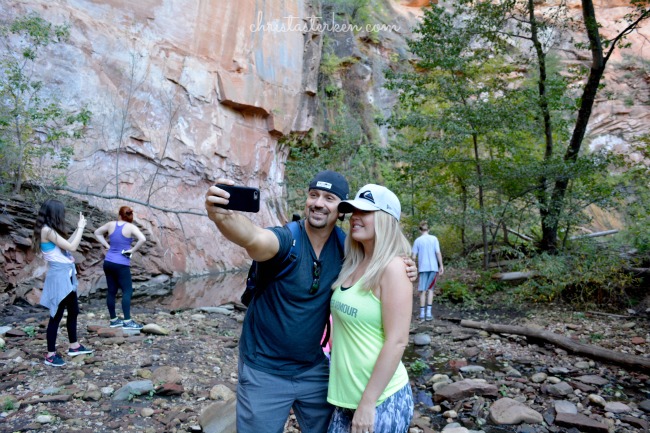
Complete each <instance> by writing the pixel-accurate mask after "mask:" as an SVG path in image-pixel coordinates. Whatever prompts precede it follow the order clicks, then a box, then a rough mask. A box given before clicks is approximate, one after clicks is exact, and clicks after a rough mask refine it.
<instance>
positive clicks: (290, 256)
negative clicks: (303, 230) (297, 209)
mask: <svg viewBox="0 0 650 433" xmlns="http://www.w3.org/2000/svg"><path fill="white" fill-rule="evenodd" d="M300 224H301V222H300V221H291V222H290V223H289V224H287V225H286V227H288V228H289V230H290V231H291V237H292V238H293V241H292V242H291V248H290V249H289V252H288V253H287V255H286V256H285V257H284V259H283V260H282V264H281V267H282V270H281V271H280V272H278V273H277V274H276V275H275V277H274V278H281V277H284V276H285V275H287V274H288V273H289V272H290V271H291V270H292V269H293V268H294V266H295V265H296V262H297V260H296V259H297V258H298V255H299V254H300V245H301V242H300V238H301V237H302V236H301V234H300Z"/></svg>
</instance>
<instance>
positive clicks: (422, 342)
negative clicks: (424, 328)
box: [413, 334, 431, 346]
mask: <svg viewBox="0 0 650 433" xmlns="http://www.w3.org/2000/svg"><path fill="white" fill-rule="evenodd" d="M413 344H415V345H416V346H428V345H429V344H431V336H430V335H429V334H415V336H414V337H413Z"/></svg>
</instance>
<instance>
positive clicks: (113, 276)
mask: <svg viewBox="0 0 650 433" xmlns="http://www.w3.org/2000/svg"><path fill="white" fill-rule="evenodd" d="M94 234H95V238H96V239H97V241H99V243H100V244H102V245H103V246H104V248H106V249H107V251H106V257H105V258H104V274H105V275H106V285H107V286H108V294H107V296H106V306H107V307H108V313H109V315H110V323H109V326H110V327H111V328H119V327H121V328H124V329H132V330H140V329H142V325H141V324H139V323H138V322H136V321H134V320H132V319H131V296H132V295H133V282H132V281H131V255H132V254H133V253H134V252H136V251H137V250H138V249H139V248H140V247H141V246H142V245H143V244H144V243H145V242H146V241H147V239H146V238H145V237H144V235H143V234H142V232H141V231H140V229H138V228H137V227H136V226H135V225H134V224H133V209H131V208H130V207H129V206H122V207H121V208H120V210H119V212H118V217H117V221H110V222H107V223H106V224H104V225H103V226H101V227H100V228H98V229H97V230H95V233H94ZM106 235H108V239H109V240H110V244H109V243H108V242H106V237H105V236H106ZM134 237H135V238H136V239H137V240H138V241H137V242H136V244H135V245H134V246H133V247H131V243H132V242H133V238H134ZM117 289H122V314H123V315H124V320H122V319H120V318H119V317H117V314H116V313H115V299H116V297H117Z"/></svg>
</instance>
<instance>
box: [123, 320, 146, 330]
mask: <svg viewBox="0 0 650 433" xmlns="http://www.w3.org/2000/svg"><path fill="white" fill-rule="evenodd" d="M122 328H123V329H137V330H140V329H142V325H141V324H139V323H138V322H136V321H134V320H125V321H124V324H122Z"/></svg>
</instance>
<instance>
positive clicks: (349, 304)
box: [327, 184, 413, 433]
mask: <svg viewBox="0 0 650 433" xmlns="http://www.w3.org/2000/svg"><path fill="white" fill-rule="evenodd" d="M338 210H339V212H342V213H350V212H351V213H352V216H351V217H350V234H349V235H348V238H347V239H348V241H347V242H346V248H345V261H344V262H343V268H342V269H341V273H340V274H339V277H338V279H337V280H336V281H335V282H334V284H333V286H332V288H333V289H334V293H333V294H332V301H331V305H330V307H331V311H332V317H333V319H334V324H333V326H332V330H333V338H332V353H331V356H332V364H331V371H330V379H329V391H328V396H327V400H328V401H329V402H330V403H331V404H333V405H334V406H335V410H334V414H333V415H332V419H331V421H330V425H329V429H328V433H406V432H407V431H408V428H409V424H410V422H411V418H412V417H413V395H412V393H411V386H410V383H409V378H408V374H407V372H406V368H405V367H404V364H402V362H401V358H402V354H403V353H404V349H405V348H406V346H407V344H408V336H409V326H410V320H411V313H412V308H413V285H412V283H411V282H410V281H409V279H408V277H407V275H406V273H405V272H404V262H403V260H402V256H408V254H409V253H410V251H411V247H410V244H409V242H408V240H407V239H406V237H405V236H404V235H403V234H402V231H401V229H400V226H399V218H400V210H401V207H400V203H399V200H398V199H397V196H395V194H393V193H392V192H391V191H390V190H388V189H387V188H385V187H383V186H379V185H374V184H369V185H366V186H364V187H363V188H361V189H360V190H359V192H358V193H357V195H356V197H355V199H354V200H346V201H342V202H341V203H340V204H339V206H338Z"/></svg>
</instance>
